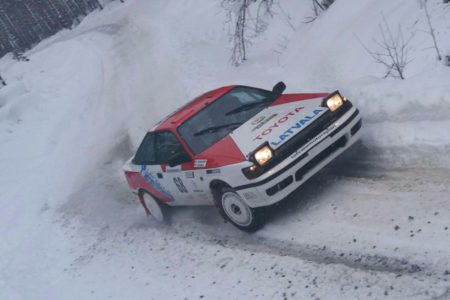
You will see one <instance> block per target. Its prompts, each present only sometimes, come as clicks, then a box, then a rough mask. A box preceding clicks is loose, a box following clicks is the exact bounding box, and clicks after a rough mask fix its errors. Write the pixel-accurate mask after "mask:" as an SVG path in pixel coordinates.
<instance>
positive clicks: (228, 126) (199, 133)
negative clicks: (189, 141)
mask: <svg viewBox="0 0 450 300" xmlns="http://www.w3.org/2000/svg"><path fill="white" fill-rule="evenodd" d="M241 125H242V123H239V122H236V123H228V124H223V125H217V126H212V127H208V128H205V129H202V130H200V131H198V132H196V133H194V136H199V135H202V134H205V133H213V132H216V131H219V130H221V129H226V128H230V127H235V128H237V127H239V126H241ZM235 128H233V129H235Z"/></svg>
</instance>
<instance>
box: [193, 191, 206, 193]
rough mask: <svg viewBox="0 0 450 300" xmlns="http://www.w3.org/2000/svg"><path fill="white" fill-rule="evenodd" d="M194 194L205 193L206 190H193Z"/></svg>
mask: <svg viewBox="0 0 450 300" xmlns="http://www.w3.org/2000/svg"><path fill="white" fill-rule="evenodd" d="M193 192H194V193H203V192H204V190H193Z"/></svg>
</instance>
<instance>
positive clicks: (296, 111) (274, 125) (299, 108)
mask: <svg viewBox="0 0 450 300" xmlns="http://www.w3.org/2000/svg"><path fill="white" fill-rule="evenodd" d="M302 109H304V107H303V106H300V107H296V108H295V109H294V110H293V111H290V112H289V113H287V114H286V115H285V116H283V117H282V118H280V119H279V120H278V121H276V122H275V123H274V124H273V125H271V126H269V128H267V129H266V130H264V131H263V132H261V133H260V134H259V135H258V136H257V137H255V138H254V139H253V140H254V141H256V140H262V139H263V136H265V135H268V134H270V133H271V132H272V130H273V129H274V128H278V127H280V125H281V124H283V123H285V122H286V121H287V120H289V119H290V118H292V117H293V116H295V115H296V114H297V113H298V112H299V111H301V110H302ZM275 116H276V115H275ZM275 116H274V117H275Z"/></svg>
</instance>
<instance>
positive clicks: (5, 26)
mask: <svg viewBox="0 0 450 300" xmlns="http://www.w3.org/2000/svg"><path fill="white" fill-rule="evenodd" d="M110 1H112V0H110ZM120 1H121V2H123V0H120ZM95 9H103V6H102V4H101V3H100V2H99V0H0V57H2V56H3V55H5V54H6V53H9V52H13V54H14V57H15V58H17V59H20V60H24V58H25V60H26V57H25V56H24V55H23V53H24V51H26V50H27V49H29V48H31V47H32V46H33V45H35V44H36V43H38V42H39V41H41V40H42V39H44V38H47V37H49V36H51V35H53V34H55V33H56V32H58V31H59V30H61V29H64V28H66V29H71V28H72V27H73V26H74V25H76V24H77V23H79V22H80V21H81V19H82V18H83V17H85V16H86V15H87V14H88V13H90V12H91V11H93V10H95Z"/></svg>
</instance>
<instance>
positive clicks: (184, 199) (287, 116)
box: [124, 82, 362, 231]
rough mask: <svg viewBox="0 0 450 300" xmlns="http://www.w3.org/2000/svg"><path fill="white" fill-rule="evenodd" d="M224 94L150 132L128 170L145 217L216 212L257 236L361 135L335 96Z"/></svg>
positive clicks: (241, 90) (241, 89)
mask: <svg viewBox="0 0 450 300" xmlns="http://www.w3.org/2000/svg"><path fill="white" fill-rule="evenodd" d="M285 88H286V86H285V84H284V83H283V82H279V83H278V84H276V85H275V86H274V88H273V89H272V91H268V90H263V89H259V88H254V87H248V86H239V85H237V86H226V87H222V88H218V89H215V90H213V91H210V92H207V93H205V94H203V95H201V96H199V97H197V98H196V99H194V100H192V101H191V102H189V103H188V104H186V105H185V106H183V107H182V108H180V109H178V110H177V111H175V112H174V113H173V114H171V115H170V116H168V117H167V118H166V119H164V120H163V121H161V122H160V123H158V124H157V125H156V126H155V127H154V128H152V129H151V130H150V131H148V132H147V134H146V135H145V137H144V139H143V141H142V143H141V145H140V146H139V148H138V150H137V152H136V154H135V155H134V156H133V157H132V158H130V160H129V161H128V162H127V163H126V164H125V166H124V171H125V176H126V179H127V181H128V184H129V186H130V188H131V189H132V190H133V191H134V192H135V193H136V194H137V195H138V197H139V200H140V203H141V205H142V207H143V208H144V210H145V212H146V213H147V215H151V216H153V217H154V218H155V219H156V220H158V221H163V220H164V210H165V209H167V207H168V206H178V205H208V204H210V205H215V206H217V207H218V208H219V210H220V212H221V214H222V215H223V216H224V217H225V218H226V219H227V220H229V221H230V222H231V223H232V224H234V225H235V226H236V227H238V228H239V229H241V230H244V231H255V230H257V229H259V228H260V227H262V226H263V224H264V208H266V207H268V206H270V205H272V204H274V203H277V202H279V201H281V200H282V199H284V198H285V197H286V196H288V195H289V194H290V193H292V192H293V191H294V190H296V189H297V188H298V187H299V186H300V185H302V184H303V183H304V182H305V181H306V180H308V178H310V177H311V176H313V175H314V174H315V173H317V172H318V171H319V170H320V169H322V168H323V167H324V166H325V165H327V164H328V163H329V162H331V161H332V160H333V159H334V158H336V157H337V156H338V155H339V154H341V153H342V152H343V151H345V150H346V149H347V148H348V147H350V145H352V144H353V143H354V142H355V141H357V140H358V138H359V137H360V134H361V131H360V129H361V124H362V123H361V117H360V114H359V111H358V109H356V108H355V107H354V106H353V105H352V103H351V102H350V101H349V100H348V99H346V98H344V97H343V96H341V95H340V93H339V92H338V91H336V92H333V93H331V94H330V93H308V94H305V93H303V94H283V92H284V90H285Z"/></svg>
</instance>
